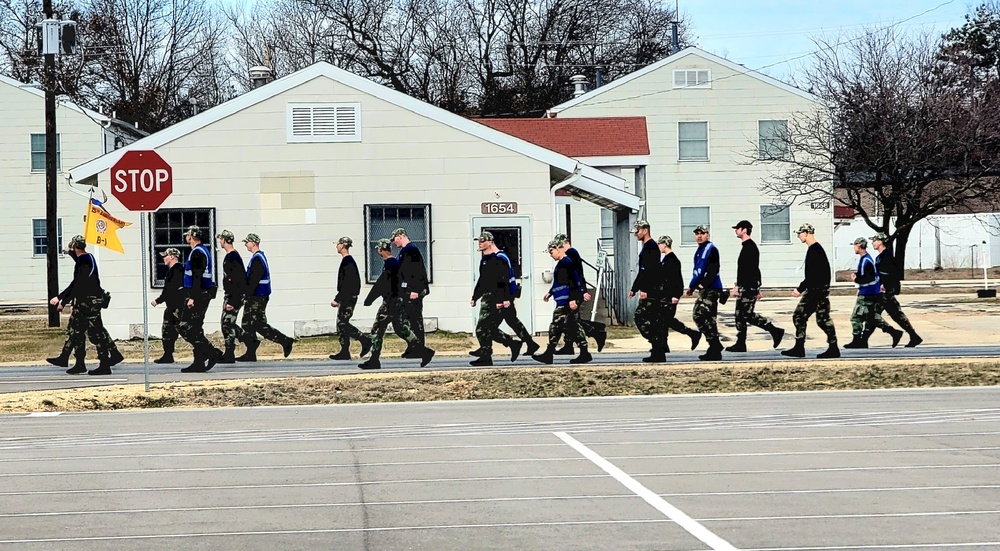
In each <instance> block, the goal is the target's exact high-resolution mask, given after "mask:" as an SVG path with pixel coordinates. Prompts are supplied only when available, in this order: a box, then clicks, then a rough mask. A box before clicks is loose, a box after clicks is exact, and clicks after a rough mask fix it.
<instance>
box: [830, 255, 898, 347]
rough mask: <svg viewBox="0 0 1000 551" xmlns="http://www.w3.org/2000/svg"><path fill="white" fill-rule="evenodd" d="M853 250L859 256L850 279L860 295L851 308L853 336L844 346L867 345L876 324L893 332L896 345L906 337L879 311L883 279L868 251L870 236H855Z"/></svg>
mask: <svg viewBox="0 0 1000 551" xmlns="http://www.w3.org/2000/svg"><path fill="white" fill-rule="evenodd" d="M854 254H856V255H858V257H859V260H858V268H857V270H856V271H855V272H854V273H853V274H851V281H853V282H854V283H855V284H856V285H857V286H858V298H857V299H856V300H855V302H854V311H852V312H851V330H852V333H853V338H852V339H851V342H849V343H847V344H845V345H844V348H868V338H869V337H870V336H871V334H872V333H873V332H874V331H875V328H876V327H881V328H882V330H883V331H885V332H886V333H889V334H890V335H892V347H893V348H895V347H896V345H898V344H899V340H900V339H902V338H903V332H902V331H900V330H898V329H894V328H893V327H892V326H891V325H889V324H888V323H886V322H885V320H883V319H882V318H881V316H879V315H878V313H877V312H876V307H877V306H878V300H879V298H878V297H879V295H880V294H882V290H881V288H882V282H881V281H880V280H879V277H878V270H877V269H876V268H875V261H874V260H873V259H872V257H871V255H870V254H868V240H867V239H865V238H864V237H859V238H857V239H855V240H854ZM876 318H878V320H877V321H876ZM879 322H881V323H879Z"/></svg>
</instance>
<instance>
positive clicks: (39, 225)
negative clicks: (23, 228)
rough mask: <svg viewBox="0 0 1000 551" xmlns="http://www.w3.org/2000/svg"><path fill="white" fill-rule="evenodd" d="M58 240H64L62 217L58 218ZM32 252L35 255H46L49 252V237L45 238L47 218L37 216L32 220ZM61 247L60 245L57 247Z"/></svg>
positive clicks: (60, 241)
mask: <svg viewBox="0 0 1000 551" xmlns="http://www.w3.org/2000/svg"><path fill="white" fill-rule="evenodd" d="M56 241H58V242H59V243H62V242H63V234H62V218H57V219H56ZM31 242H32V243H31V252H32V254H34V255H35V256H45V255H47V254H48V252H49V248H48V247H47V246H46V244H47V243H48V239H46V238H45V219H44V218H35V219H34V220H32V221H31ZM56 248H57V249H58V248H59V247H58V246H57V247H56Z"/></svg>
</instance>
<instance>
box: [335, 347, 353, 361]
mask: <svg viewBox="0 0 1000 551" xmlns="http://www.w3.org/2000/svg"><path fill="white" fill-rule="evenodd" d="M330 359H331V360H350V359H351V348H350V345H348V346H344V345H343V343H341V345H340V352H337V353H336V354H330Z"/></svg>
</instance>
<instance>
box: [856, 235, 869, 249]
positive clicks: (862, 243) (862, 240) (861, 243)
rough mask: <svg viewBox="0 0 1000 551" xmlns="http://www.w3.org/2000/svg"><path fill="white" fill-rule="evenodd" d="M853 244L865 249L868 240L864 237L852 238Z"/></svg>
mask: <svg viewBox="0 0 1000 551" xmlns="http://www.w3.org/2000/svg"><path fill="white" fill-rule="evenodd" d="M854 244H855V245H857V246H859V247H861V248H862V249H867V248H868V240H867V239H865V238H864V237H859V238H857V239H855V240H854Z"/></svg>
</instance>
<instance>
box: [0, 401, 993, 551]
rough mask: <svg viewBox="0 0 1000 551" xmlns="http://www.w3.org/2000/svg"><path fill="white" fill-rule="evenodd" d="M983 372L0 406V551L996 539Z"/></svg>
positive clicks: (977, 544)
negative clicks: (912, 385)
mask: <svg viewBox="0 0 1000 551" xmlns="http://www.w3.org/2000/svg"><path fill="white" fill-rule="evenodd" d="M998 398H1000V389H998V388H979V389H975V388H972V389H946V390H912V391H909V390H908V391H864V392H823V393H783V394H749V395H711V396H657V397H633V398H617V399H606V398H598V399H566V400H502V401H481V402H448V403H415V404H372V405H350V406H322V407H287V408H285V407H282V408H248V409H226V410H173V411H129V412H119V413H86V414H83V413H81V414H63V415H55V416H52V415H49V416H27V415H7V416H2V417H0V424H2V426H3V427H4V429H5V430H4V432H3V434H2V435H0V465H2V467H0V549H5V548H10V549H19V550H21V549H25V550H36V549H46V550H50V549H67V548H72V549H76V550H80V549H84V550H91V549H94V550H97V549H108V550H110V549H115V550H118V549H177V548H179V547H181V546H185V547H190V548H194V549H227V550H228V549H249V550H257V549H260V550H268V551H272V550H274V549H317V548H328V549H345V550H346V549H433V550H439V549H463V550H466V549H468V550H486V549H546V550H550V549H615V550H618V549H637V550H647V549H648V550H653V549H656V550H661V549H677V550H701V549H741V550H749V549H774V550H779V549H780V550H798V549H925V548H926V549H933V548H961V549H996V548H998V547H1000V523H998V522H997V521H998V520H1000V478H998V477H997V473H998V472H1000V405H998V404H1000V400H998Z"/></svg>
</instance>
